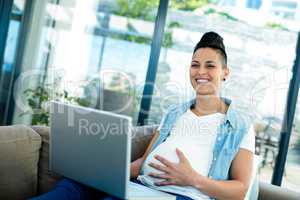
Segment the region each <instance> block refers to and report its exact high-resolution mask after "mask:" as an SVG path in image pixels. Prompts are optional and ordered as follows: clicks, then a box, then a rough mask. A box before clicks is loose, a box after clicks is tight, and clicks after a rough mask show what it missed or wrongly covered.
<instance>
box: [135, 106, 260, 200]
mask: <svg viewBox="0 0 300 200" xmlns="http://www.w3.org/2000/svg"><path fill="white" fill-rule="evenodd" d="M224 117H225V115H224V114H222V113H214V114H210V115H205V116H197V115H195V114H194V113H193V112H192V111H191V110H188V111H187V112H186V113H184V114H183V115H182V116H181V117H180V118H179V119H178V121H177V122H176V124H175V126H174V128H173V129H172V130H171V132H170V135H169V137H168V138H167V139H166V141H165V142H163V143H161V144H160V145H158V146H157V147H156V148H155V149H154V150H153V151H152V152H151V153H150V154H149V155H148V157H147V158H146V160H145V162H144V164H143V166H142V170H141V175H140V176H138V180H140V181H141V182H142V183H143V184H145V185H147V186H149V187H151V188H154V189H157V190H161V191H166V192H171V193H175V194H181V195H184V196H188V197H190V198H192V199H200V200H203V199H209V197H208V196H207V195H205V194H203V193H202V192H200V191H199V190H198V189H195V188H194V187H191V186H173V185H172V186H155V185H154V182H157V181H161V180H159V179H156V178H153V177H150V176H148V174H149V173H163V172H161V171H158V170H156V169H154V168H152V167H150V166H149V165H148V164H149V163H150V162H153V163H157V164H161V163H160V162H159V161H158V160H156V159H155V158H154V156H155V155H161V156H162V157H164V158H166V159H168V160H169V161H171V162H174V163H178V162H179V159H178V156H177V154H176V151H175V149H176V148H178V149H180V150H181V151H182V152H183V153H184V155H185V156H186V157H187V159H188V160H189V162H190V164H191V166H192V167H193V169H194V170H195V171H197V172H198V173H199V174H201V175H203V176H208V172H209V169H210V165H211V162H212V157H213V148H214V145H215V140H216V136H217V129H218V126H219V125H220V124H221V123H222V122H223V121H224ZM254 137H255V135H254V129H253V126H251V128H250V129H249V131H248V133H247V134H246V135H245V137H244V138H243V140H242V143H241V146H240V148H244V149H247V150H249V151H251V152H253V153H254V149H255V138H254Z"/></svg>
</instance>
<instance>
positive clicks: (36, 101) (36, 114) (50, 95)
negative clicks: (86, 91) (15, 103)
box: [20, 84, 89, 125]
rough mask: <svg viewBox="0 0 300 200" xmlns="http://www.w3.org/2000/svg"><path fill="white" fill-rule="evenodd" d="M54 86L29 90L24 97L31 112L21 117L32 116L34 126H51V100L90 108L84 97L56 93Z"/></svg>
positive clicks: (66, 92)
mask: <svg viewBox="0 0 300 200" xmlns="http://www.w3.org/2000/svg"><path fill="white" fill-rule="evenodd" d="M54 88H55V87H54V85H50V84H46V85H45V86H44V87H43V86H37V87H36V88H34V89H27V90H25V91H24V95H25V98H26V101H27V104H28V106H29V107H30V109H29V110H27V111H25V112H23V113H21V114H20V116H24V115H31V117H32V119H31V124H32V125H49V111H50V108H49V102H50V101H51V100H56V101H63V102H70V103H73V104H77V105H81V106H89V101H88V100H87V99H85V98H82V97H73V96H70V95H69V93H68V91H66V90H63V91H55V89H54Z"/></svg>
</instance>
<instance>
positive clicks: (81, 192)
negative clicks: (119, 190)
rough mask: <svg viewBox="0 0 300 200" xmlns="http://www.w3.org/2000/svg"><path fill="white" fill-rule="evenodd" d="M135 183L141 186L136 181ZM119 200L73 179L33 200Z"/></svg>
mask: <svg viewBox="0 0 300 200" xmlns="http://www.w3.org/2000/svg"><path fill="white" fill-rule="evenodd" d="M132 181H133V182H136V183H139V184H141V183H140V182H139V181H137V180H136V179H134V180H132ZM173 195H174V194H173ZM56 199H58V200H119V198H117V197H114V196H110V195H108V194H106V193H101V192H99V191H97V190H94V189H92V188H90V187H87V186H85V185H82V184H80V183H78V182H76V181H73V180H71V179H63V180H62V181H60V182H59V183H58V184H56V186H55V187H54V188H53V190H51V191H50V192H48V193H45V194H43V195H41V196H38V197H34V198H32V199H31V200H56ZM176 200H191V198H189V197H186V196H182V195H177V194H176Z"/></svg>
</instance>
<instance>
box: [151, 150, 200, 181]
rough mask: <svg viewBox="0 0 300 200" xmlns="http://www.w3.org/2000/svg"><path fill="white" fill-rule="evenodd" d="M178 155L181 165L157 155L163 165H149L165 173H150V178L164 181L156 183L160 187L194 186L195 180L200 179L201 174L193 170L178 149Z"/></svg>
mask: <svg viewBox="0 0 300 200" xmlns="http://www.w3.org/2000/svg"><path fill="white" fill-rule="evenodd" d="M176 154H177V156H178V158H179V163H178V164H177V163H172V162H170V161H168V160H167V159H165V158H163V157H161V156H158V155H156V156H155V158H156V159H157V160H158V161H160V162H161V163H162V164H163V165H159V164H155V163H149V166H151V167H153V168H155V169H157V170H159V171H162V172H164V173H163V174H156V173H150V174H149V176H151V177H154V178H159V179H164V180H163V181H161V182H156V183H155V184H156V185H158V186H165V185H180V186H192V185H194V182H195V178H199V174H198V173H197V172H196V171H195V170H194V169H193V168H192V166H191V165H190V162H189V161H188V159H187V158H186V157H185V155H184V154H183V153H182V151H180V150H179V149H177V148H176Z"/></svg>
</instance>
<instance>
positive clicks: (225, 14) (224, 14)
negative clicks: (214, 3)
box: [204, 8, 238, 21]
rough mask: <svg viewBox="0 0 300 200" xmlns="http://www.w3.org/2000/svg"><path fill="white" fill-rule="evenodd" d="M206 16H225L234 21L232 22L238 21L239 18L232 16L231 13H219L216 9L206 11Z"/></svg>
mask: <svg viewBox="0 0 300 200" xmlns="http://www.w3.org/2000/svg"><path fill="white" fill-rule="evenodd" d="M204 14H206V15H211V14H218V15H220V16H223V17H225V18H227V19H229V20H232V21H238V19H237V18H235V17H233V16H232V15H230V14H229V13H227V12H225V11H217V10H216V9H214V8H208V9H207V10H205V11H204Z"/></svg>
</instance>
